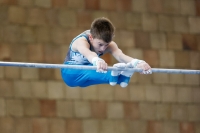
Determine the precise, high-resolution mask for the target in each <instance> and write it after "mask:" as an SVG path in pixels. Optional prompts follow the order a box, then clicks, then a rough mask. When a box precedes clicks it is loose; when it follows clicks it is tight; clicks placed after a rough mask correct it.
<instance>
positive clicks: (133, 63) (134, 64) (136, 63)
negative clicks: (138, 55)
mask: <svg viewBox="0 0 200 133" xmlns="http://www.w3.org/2000/svg"><path fill="white" fill-rule="evenodd" d="M127 65H128V67H133V68H141V69H143V71H142V72H141V74H152V70H151V67H150V66H149V64H148V63H146V62H145V61H143V60H138V59H133V60H132V61H131V62H129V63H127Z"/></svg>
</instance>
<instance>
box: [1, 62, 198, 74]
mask: <svg viewBox="0 0 200 133" xmlns="http://www.w3.org/2000/svg"><path fill="white" fill-rule="evenodd" d="M0 66H11V67H28V68H68V69H82V70H96V66H85V65H66V64H47V63H27V62H4V61H0ZM109 70H118V71H131V72H133V71H134V72H142V69H138V68H126V69H120V68H115V67H110V66H109V67H108V71H109ZM152 73H172V74H200V70H191V69H163V68H152Z"/></svg>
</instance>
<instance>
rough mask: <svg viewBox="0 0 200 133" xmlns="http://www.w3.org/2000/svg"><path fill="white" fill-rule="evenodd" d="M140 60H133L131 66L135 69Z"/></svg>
mask: <svg viewBox="0 0 200 133" xmlns="http://www.w3.org/2000/svg"><path fill="white" fill-rule="evenodd" d="M139 61H140V60H138V59H133V60H132V61H131V62H132V66H133V67H134V68H135V67H136V66H137V64H138V63H139Z"/></svg>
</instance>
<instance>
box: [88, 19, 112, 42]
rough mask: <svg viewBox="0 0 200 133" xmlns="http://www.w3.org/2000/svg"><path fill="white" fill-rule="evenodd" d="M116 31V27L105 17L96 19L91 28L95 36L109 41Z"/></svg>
mask: <svg viewBox="0 0 200 133" xmlns="http://www.w3.org/2000/svg"><path fill="white" fill-rule="evenodd" d="M114 31H115V27H114V26H113V24H112V22H111V21H110V20H109V19H107V18H105V17H102V18H97V19H95V20H94V21H93V22H92V24H91V29H90V33H91V34H92V37H93V38H97V39H102V40H103V41H104V42H107V43H109V42H111V41H112V38H113V36H114Z"/></svg>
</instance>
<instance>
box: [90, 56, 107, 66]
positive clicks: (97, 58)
mask: <svg viewBox="0 0 200 133" xmlns="http://www.w3.org/2000/svg"><path fill="white" fill-rule="evenodd" d="M98 61H104V60H103V59H101V58H99V57H94V58H92V64H93V66H96V65H97V62H98Z"/></svg>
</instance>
